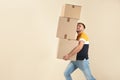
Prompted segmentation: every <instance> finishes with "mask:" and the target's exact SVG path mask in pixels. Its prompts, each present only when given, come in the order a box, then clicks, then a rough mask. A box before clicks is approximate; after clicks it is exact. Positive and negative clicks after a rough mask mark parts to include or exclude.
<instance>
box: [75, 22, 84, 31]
mask: <svg viewBox="0 0 120 80" xmlns="http://www.w3.org/2000/svg"><path fill="white" fill-rule="evenodd" d="M85 28H86V27H85V25H84V24H83V23H77V29H76V32H77V33H80V32H82V31H84V29H85Z"/></svg>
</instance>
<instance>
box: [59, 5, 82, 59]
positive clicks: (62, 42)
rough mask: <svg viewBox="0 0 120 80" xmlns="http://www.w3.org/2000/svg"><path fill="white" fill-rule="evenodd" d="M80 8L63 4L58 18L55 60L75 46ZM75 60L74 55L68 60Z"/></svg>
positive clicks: (76, 43)
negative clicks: (57, 42) (57, 40)
mask: <svg viewBox="0 0 120 80" xmlns="http://www.w3.org/2000/svg"><path fill="white" fill-rule="evenodd" d="M80 12H81V6H78V5H71V4H65V5H64V6H63V9H62V14H61V16H60V17H59V22H58V29H57V38H59V44H58V53H57V58H58V59H62V58H63V56H65V55H66V54H68V53H69V52H70V51H71V50H72V49H73V48H75V46H77V45H78V41H76V36H77V35H76V26H77V22H78V20H79V19H80ZM70 60H76V55H74V56H73V57H71V58H70Z"/></svg>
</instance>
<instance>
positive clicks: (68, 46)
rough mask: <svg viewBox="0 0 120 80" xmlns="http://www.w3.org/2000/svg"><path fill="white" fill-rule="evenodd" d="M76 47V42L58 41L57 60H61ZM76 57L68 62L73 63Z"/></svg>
mask: <svg viewBox="0 0 120 80" xmlns="http://www.w3.org/2000/svg"><path fill="white" fill-rule="evenodd" d="M77 45H78V41H76V40H67V39H59V45H58V53H57V58H58V59H63V56H65V55H66V54H68V53H70V52H71V51H72V50H73V48H75V47H76V46H77ZM76 56H77V54H75V55H74V56H72V57H71V58H70V60H73V61H75V60H76Z"/></svg>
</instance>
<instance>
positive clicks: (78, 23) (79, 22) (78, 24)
mask: <svg viewBox="0 0 120 80" xmlns="http://www.w3.org/2000/svg"><path fill="white" fill-rule="evenodd" d="M79 24H81V25H83V27H84V29H85V28H86V27H85V24H84V23H81V22H79V23H77V25H79Z"/></svg>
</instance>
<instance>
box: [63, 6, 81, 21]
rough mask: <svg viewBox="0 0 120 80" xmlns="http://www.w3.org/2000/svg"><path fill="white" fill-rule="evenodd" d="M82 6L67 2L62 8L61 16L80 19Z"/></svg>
mask: <svg viewBox="0 0 120 80" xmlns="http://www.w3.org/2000/svg"><path fill="white" fill-rule="evenodd" d="M80 12H81V6H78V5H71V4H65V5H64V6H63V8H62V12H61V16H63V17H70V18H76V19H80Z"/></svg>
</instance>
